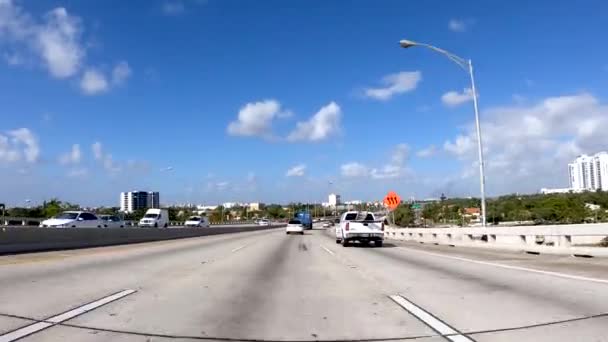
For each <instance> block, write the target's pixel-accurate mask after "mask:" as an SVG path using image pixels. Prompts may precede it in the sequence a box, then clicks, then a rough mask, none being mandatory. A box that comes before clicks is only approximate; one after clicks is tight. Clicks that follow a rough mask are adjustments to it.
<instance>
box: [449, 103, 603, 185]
mask: <svg viewBox="0 0 608 342" xmlns="http://www.w3.org/2000/svg"><path fill="white" fill-rule="evenodd" d="M482 119H483V120H482V122H481V130H482V134H483V143H484V152H485V157H486V168H487V170H488V173H487V174H488V175H487V180H488V183H489V185H488V188H489V189H490V191H492V190H494V191H498V192H507V191H508V192H514V191H520V192H524V191H537V190H538V189H539V188H541V187H552V186H561V187H565V186H567V184H568V175H567V167H566V164H567V163H568V162H569V161H571V160H572V159H573V158H575V157H576V156H577V155H578V154H580V153H588V154H592V153H595V152H598V151H601V150H606V146H608V135H606V134H605V130H604V128H605V127H608V106H606V105H604V104H601V103H600V102H599V101H598V99H597V98H595V97H594V96H592V95H590V94H586V93H581V94H576V95H569V96H557V97H549V98H546V99H544V100H542V101H539V102H537V103H535V104H530V105H525V106H524V105H521V104H517V105H512V106H506V107H496V108H490V109H488V110H486V111H484V112H483V113H482ZM467 127H468V128H467V131H466V132H465V133H463V134H459V135H458V136H456V137H455V138H453V139H451V140H448V141H446V142H445V143H444V149H445V150H446V151H447V152H449V153H451V154H453V155H455V156H456V157H458V158H459V159H461V160H462V161H463V162H464V170H463V176H464V178H468V177H470V176H476V175H477V173H476V168H477V163H476V161H477V158H478V157H477V138H476V133H475V128H474V125H473V123H472V122H471V123H469V125H468V126H467ZM473 178H474V177H473ZM471 184H472V186H473V188H474V187H475V179H472V183H471Z"/></svg>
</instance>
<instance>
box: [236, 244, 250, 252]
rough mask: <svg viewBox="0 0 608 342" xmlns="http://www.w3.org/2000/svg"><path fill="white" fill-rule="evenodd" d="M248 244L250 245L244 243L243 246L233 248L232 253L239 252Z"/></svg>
mask: <svg viewBox="0 0 608 342" xmlns="http://www.w3.org/2000/svg"><path fill="white" fill-rule="evenodd" d="M248 245H249V244H245V245H242V246H241V247H237V248H235V249H233V250H232V253H234V252H238V251H240V250H241V249H243V248H245V247H247V246H248Z"/></svg>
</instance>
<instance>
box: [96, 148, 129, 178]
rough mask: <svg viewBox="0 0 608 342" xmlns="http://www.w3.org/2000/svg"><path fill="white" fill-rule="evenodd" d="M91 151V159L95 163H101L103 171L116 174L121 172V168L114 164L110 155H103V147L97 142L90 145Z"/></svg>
mask: <svg viewBox="0 0 608 342" xmlns="http://www.w3.org/2000/svg"><path fill="white" fill-rule="evenodd" d="M91 150H92V151H93V157H94V158H95V160H96V161H98V162H99V163H101V165H102V166H103V168H104V170H106V171H108V172H111V173H116V172H119V171H121V170H122V167H121V166H120V165H118V164H117V163H115V162H114V159H113V158H112V155H111V154H110V153H104V151H103V146H102V144H101V143H100V142H99V141H97V142H95V143H93V145H91ZM132 162H133V161H132Z"/></svg>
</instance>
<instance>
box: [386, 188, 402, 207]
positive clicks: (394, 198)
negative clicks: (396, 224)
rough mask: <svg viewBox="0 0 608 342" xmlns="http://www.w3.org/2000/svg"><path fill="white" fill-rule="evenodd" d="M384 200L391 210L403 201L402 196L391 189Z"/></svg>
mask: <svg viewBox="0 0 608 342" xmlns="http://www.w3.org/2000/svg"><path fill="white" fill-rule="evenodd" d="M383 202H384V205H386V206H387V207H389V209H390V210H395V209H396V208H397V207H398V206H399V203H401V197H399V195H397V193H396V192H394V191H389V193H388V194H387V195H386V197H384V201H383Z"/></svg>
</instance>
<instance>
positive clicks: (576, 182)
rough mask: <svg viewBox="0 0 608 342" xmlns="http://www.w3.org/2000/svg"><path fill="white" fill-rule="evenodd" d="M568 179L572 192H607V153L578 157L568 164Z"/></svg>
mask: <svg viewBox="0 0 608 342" xmlns="http://www.w3.org/2000/svg"><path fill="white" fill-rule="evenodd" d="M568 177H569V182H570V188H572V189H573V190H593V191H595V190H604V191H608V153H607V152H599V153H597V154H595V155H593V156H588V155H586V154H583V155H580V156H578V157H577V158H576V159H575V160H574V161H573V162H572V163H570V164H568Z"/></svg>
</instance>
